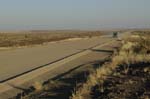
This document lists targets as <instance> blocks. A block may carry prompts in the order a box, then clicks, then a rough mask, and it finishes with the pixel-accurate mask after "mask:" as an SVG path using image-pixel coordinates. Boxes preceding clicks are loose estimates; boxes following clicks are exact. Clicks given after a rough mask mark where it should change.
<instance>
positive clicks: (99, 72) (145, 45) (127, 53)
mask: <svg viewBox="0 0 150 99" xmlns="http://www.w3.org/2000/svg"><path fill="white" fill-rule="evenodd" d="M133 38H134V39H132V38H128V39H125V42H123V46H122V47H121V49H120V51H119V53H118V54H117V55H115V56H114V57H113V58H112V62H111V63H109V64H104V65H103V66H102V67H100V68H98V69H96V71H95V72H94V73H92V74H90V75H89V77H88V80H87V81H86V83H84V84H83V86H82V87H81V88H79V89H78V90H75V92H74V93H73V94H72V99H91V98H90V93H91V89H92V87H94V86H95V85H97V84H98V85H99V86H100V88H101V89H100V90H101V91H103V82H104V81H105V80H106V79H107V76H108V75H111V74H113V73H114V71H115V69H116V68H117V67H118V66H120V65H126V66H129V65H130V64H135V63H140V62H145V63H147V62H150V54H149V53H148V51H149V48H150V47H149V45H150V36H149V35H148V36H145V35H144V36H142V39H141V37H139V36H133ZM135 38H136V39H135ZM143 38H144V39H143ZM127 71H128V67H127V68H126V69H125V72H127ZM145 71H146V70H145Z"/></svg>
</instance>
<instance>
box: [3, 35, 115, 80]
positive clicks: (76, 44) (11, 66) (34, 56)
mask: <svg viewBox="0 0 150 99" xmlns="http://www.w3.org/2000/svg"><path fill="white" fill-rule="evenodd" d="M112 39H113V38H111V37H110V36H108V37H107V36H106V37H93V38H90V39H80V40H74V41H73V40H72V41H64V42H57V43H49V44H47V45H41V46H36V47H28V48H21V49H15V50H7V51H1V52H0V82H1V81H3V80H6V79H8V78H10V77H13V76H16V75H18V74H21V73H24V72H26V71H29V70H31V69H34V68H37V67H39V66H42V65H45V64H48V63H51V62H53V61H56V60H58V59H61V58H63V57H66V56H68V55H71V54H74V53H77V52H80V51H82V50H84V49H88V48H90V47H92V46H95V45H98V44H103V43H104V42H108V41H110V40H112Z"/></svg>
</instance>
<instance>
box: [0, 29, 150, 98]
mask: <svg viewBox="0 0 150 99" xmlns="http://www.w3.org/2000/svg"><path fill="white" fill-rule="evenodd" d="M149 33H150V31H149V30H138V31H137V30H134V31H133V30H132V31H131V30H130V31H126V32H123V33H121V34H119V37H118V38H113V37H112V34H109V35H102V34H101V36H99V35H98V36H94V37H88V38H87V35H86V38H85V37H84V39H77V40H66V41H61V42H55V43H48V44H46V45H40V46H34V47H33V46H32V47H31V46H30V47H26V48H21V49H14V50H6V51H1V53H0V54H2V53H3V54H4V52H5V54H6V56H7V55H8V56H9V55H10V56H9V58H10V59H8V61H9V60H12V63H11V62H9V63H11V64H13V61H14V60H13V57H12V58H11V56H13V55H11V52H12V51H13V52H14V53H16V54H15V55H16V56H15V57H18V60H19V62H21V63H22V61H21V60H26V61H25V63H24V64H26V63H29V64H28V66H27V65H26V66H27V67H26V66H25V65H24V64H20V65H18V64H15V66H17V67H16V69H10V70H9V71H7V73H6V74H5V70H6V69H4V70H2V71H4V72H3V73H2V74H1V78H2V79H1V81H2V82H1V83H0V87H1V89H2V88H4V90H8V89H10V90H9V93H10V92H12V91H11V90H14V89H15V91H16V93H15V92H14V93H15V95H13V97H11V99H149V98H150V93H149V90H150V89H149V83H150V79H149V77H150V67H149V66H150V55H149V54H150V47H149V45H150V34H149ZM29 45H30V44H29ZM9 47H10V46H9ZM52 48H54V49H53V50H54V51H53V50H52ZM63 48H64V49H63ZM37 49H39V50H38V51H37ZM45 49H49V50H45ZM56 49H57V50H56ZM63 50H64V51H63ZM19 51H20V52H19ZM30 51H31V52H30ZM56 51H57V53H54V52H56ZM69 51H70V54H68V53H67V52H69ZM19 53H25V54H19ZM31 53H32V55H31V56H30V54H31ZM39 53H42V54H39ZM65 53H67V54H65ZM43 54H44V55H43ZM21 55H22V56H21ZM38 55H40V56H41V55H43V56H41V57H42V58H39V57H40V56H38ZM57 55H58V56H60V55H61V57H55V59H51V58H50V57H54V56H57ZM68 55H69V56H68ZM70 55H71V56H70ZM1 56H5V55H1ZM23 56H27V57H26V58H25V59H21V58H20V57H23ZM28 56H29V57H28ZM45 56H46V57H45ZM64 56H65V58H63V57H64ZM7 58H8V57H7ZM19 58H20V59H19ZM43 58H44V62H43V60H42V59H43ZM61 58H62V59H61ZM1 59H3V58H2V57H1ZM27 59H29V60H27ZM30 60H31V62H30ZM33 60H34V61H33ZM55 60H58V61H56V64H55V62H54V64H53V61H55ZM19 62H17V61H16V62H15V63H19ZM42 62H43V63H42ZM51 62H52V64H51ZM2 63H4V61H3V62H2ZM40 63H41V65H42V64H45V63H46V65H44V66H42V67H39V66H41V65H38V64H40ZM5 64H6V63H5ZM11 64H10V66H11ZM36 64H37V65H36ZM7 65H8V66H9V64H7ZM1 66H2V65H1ZM10 66H9V67H10ZM21 66H23V67H21ZM3 68H5V67H3ZM17 68H18V70H17ZM32 69H33V70H32ZM13 70H14V71H13ZM15 70H17V71H15ZM30 70H32V71H30ZM18 71H19V72H18ZM24 71H28V72H25V73H23V72H24ZM8 72H9V73H8ZM21 73H23V74H21ZM3 74H5V75H3ZM18 74H21V75H18ZM12 75H14V78H13V76H12ZM15 75H18V76H15ZM8 78H10V79H8ZM5 79H6V80H5ZM27 79H28V80H27ZM16 81H18V82H19V83H17V82H16ZM28 81H30V82H28ZM24 83H26V84H24ZM0 92H1V93H5V92H4V91H0ZM7 95H9V94H7ZM1 96H2V97H6V94H3V95H1Z"/></svg>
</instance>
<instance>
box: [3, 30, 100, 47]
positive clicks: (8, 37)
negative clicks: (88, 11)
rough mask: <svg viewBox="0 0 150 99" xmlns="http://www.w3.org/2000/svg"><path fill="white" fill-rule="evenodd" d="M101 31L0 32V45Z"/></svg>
mask: <svg viewBox="0 0 150 99" xmlns="http://www.w3.org/2000/svg"><path fill="white" fill-rule="evenodd" d="M101 35H102V32H101V31H40V30H39V31H25V32H23V31H22V32H15V33H0V47H19V46H28V45H36V44H43V43H46V42H52V41H60V40H65V39H69V38H84V37H93V36H101Z"/></svg>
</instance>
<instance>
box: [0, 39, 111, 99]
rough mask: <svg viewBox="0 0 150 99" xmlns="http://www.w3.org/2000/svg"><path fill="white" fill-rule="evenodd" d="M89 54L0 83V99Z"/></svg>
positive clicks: (61, 61)
mask: <svg viewBox="0 0 150 99" xmlns="http://www.w3.org/2000/svg"><path fill="white" fill-rule="evenodd" d="M110 43H112V40H111V41H110V42H107V43H104V44H101V45H99V46H96V47H94V48H99V47H102V46H105V45H107V44H110ZM90 52H91V51H90V50H85V51H83V52H81V53H78V54H75V55H73V56H70V57H68V58H65V59H63V60H60V61H58V62H56V63H53V64H51V65H48V66H45V67H43V68H39V69H37V70H34V71H32V72H30V73H27V74H24V75H22V76H20V77H17V78H15V79H12V80H9V81H6V82H4V83H1V84H0V89H1V90H0V99H7V98H10V97H13V96H15V95H16V94H18V93H21V92H22V90H20V89H18V88H15V87H18V86H25V87H26V88H27V87H30V86H31V84H33V83H34V82H35V80H33V79H36V80H37V81H38V79H40V77H42V75H44V76H46V75H45V74H46V73H48V72H49V71H51V70H53V69H56V68H59V67H60V66H62V65H64V64H66V63H68V62H70V61H72V60H75V59H77V58H79V57H81V56H83V55H86V54H88V53H90ZM55 76H56V75H55ZM47 79H49V76H48V77H47ZM45 80H46V77H45ZM22 89H23V88H22Z"/></svg>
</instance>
